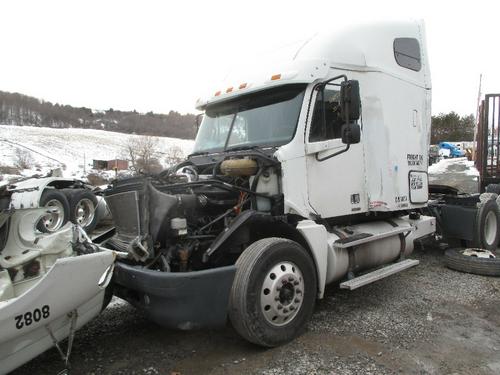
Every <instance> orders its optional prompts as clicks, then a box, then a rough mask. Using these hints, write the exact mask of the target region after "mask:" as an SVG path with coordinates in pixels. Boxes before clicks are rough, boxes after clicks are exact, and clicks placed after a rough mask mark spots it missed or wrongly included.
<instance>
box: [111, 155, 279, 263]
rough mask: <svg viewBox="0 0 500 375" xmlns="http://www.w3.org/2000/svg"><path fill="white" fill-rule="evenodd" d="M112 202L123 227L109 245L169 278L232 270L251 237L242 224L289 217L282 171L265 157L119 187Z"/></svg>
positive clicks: (188, 168) (186, 168) (190, 167)
mask: <svg viewBox="0 0 500 375" xmlns="http://www.w3.org/2000/svg"><path fill="white" fill-rule="evenodd" d="M212 160H213V159H212ZM105 199H106V201H107V203H108V206H109V208H110V210H111V212H112V215H113V219H114V222H115V227H116V233H115V235H114V236H113V237H112V238H111V239H110V240H108V242H107V246H108V247H112V248H114V249H117V250H120V251H127V252H128V253H129V258H130V262H131V263H133V264H137V263H139V264H141V265H143V266H145V267H147V268H149V269H156V270H160V271H166V272H169V271H173V272H183V271H189V270H200V269H205V268H210V267H212V266H215V265H217V266H219V265H226V264H232V263H234V260H235V259H236V257H237V255H238V254H239V253H240V252H241V251H242V249H244V246H245V244H247V243H248V242H249V236H250V235H251V233H249V232H248V231H249V229H248V226H246V229H245V230H239V231H238V229H240V227H242V226H243V225H242V224H248V223H250V222H251V221H252V220H253V218H254V217H256V216H259V217H260V218H262V216H267V217H269V218H272V217H276V216H280V215H283V196H282V194H281V189H280V164H279V162H277V161H276V160H275V159H274V158H272V157H270V156H268V155H267V154H265V153H264V152H250V153H247V154H246V155H245V154H243V155H242V154H241V153H239V154H238V156H232V157H227V156H226V158H225V159H222V160H215V161H212V162H211V163H205V164H198V165H197V164H194V163H193V162H192V161H186V162H183V163H181V164H179V165H177V166H175V167H173V168H171V169H169V170H166V171H164V172H162V173H160V174H158V175H156V176H144V177H133V178H128V179H124V180H119V181H115V182H114V183H113V185H112V186H111V187H110V188H109V189H108V190H107V191H106V192H105ZM260 221H261V220H260ZM255 230H258V229H255ZM236 231H238V233H235V232H236ZM229 237H231V238H230V240H228V239H229Z"/></svg>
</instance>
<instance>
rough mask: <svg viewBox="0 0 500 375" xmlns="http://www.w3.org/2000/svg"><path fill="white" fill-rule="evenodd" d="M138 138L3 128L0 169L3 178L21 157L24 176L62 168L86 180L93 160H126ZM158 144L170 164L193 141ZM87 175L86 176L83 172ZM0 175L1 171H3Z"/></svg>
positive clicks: (162, 160)
mask: <svg viewBox="0 0 500 375" xmlns="http://www.w3.org/2000/svg"><path fill="white" fill-rule="evenodd" d="M140 138H141V136H139V135H128V134H123V133H115V132H109V131H103V130H94V129H52V128H44V127H33V126H14V125H0V166H3V167H4V168H3V170H4V172H3V175H6V174H8V173H7V172H6V168H5V167H6V166H9V167H12V166H15V165H16V163H17V162H18V159H19V155H20V154H24V155H25V156H26V157H27V159H28V164H29V168H27V169H25V170H21V171H20V172H21V174H23V175H25V176H31V175H33V174H46V173H47V172H48V171H49V170H50V169H52V168H61V169H62V170H63V175H64V176H65V177H76V178H84V177H85V176H86V175H87V174H88V173H89V172H91V166H92V160H93V159H99V160H110V159H120V158H124V159H126V158H127V151H126V148H127V145H128V144H130V142H131V141H133V140H137V139H140ZM152 138H153V139H154V140H155V142H157V149H158V158H159V161H160V163H162V164H163V165H166V164H168V163H167V162H166V158H168V156H169V154H170V152H172V150H176V151H178V154H183V155H179V156H181V157H182V156H186V155H187V154H189V153H190V152H191V150H192V147H193V141H191V140H184V139H177V138H167V137H152ZM84 172H85V173H84ZM0 175H2V171H1V170H0Z"/></svg>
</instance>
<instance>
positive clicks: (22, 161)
mask: <svg viewBox="0 0 500 375" xmlns="http://www.w3.org/2000/svg"><path fill="white" fill-rule="evenodd" d="M14 165H15V166H16V167H17V168H19V169H28V168H31V166H32V165H33V158H32V157H31V154H30V152H29V151H27V150H23V149H22V148H18V149H16V155H15V160H14Z"/></svg>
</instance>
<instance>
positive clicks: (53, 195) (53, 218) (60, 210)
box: [36, 189, 69, 233]
mask: <svg viewBox="0 0 500 375" xmlns="http://www.w3.org/2000/svg"><path fill="white" fill-rule="evenodd" d="M39 205H40V207H56V208H57V212H55V213H49V214H47V215H44V216H42V218H41V219H40V221H38V223H37V225H36V228H37V229H38V230H39V231H40V232H43V233H53V232H56V231H58V230H59V229H61V228H62V227H63V226H64V224H66V223H67V222H68V220H69V203H68V199H67V198H66V196H65V195H64V194H63V193H62V192H60V191H59V190H56V189H47V190H45V191H44V192H43V194H42V197H41V198H40V204H39Z"/></svg>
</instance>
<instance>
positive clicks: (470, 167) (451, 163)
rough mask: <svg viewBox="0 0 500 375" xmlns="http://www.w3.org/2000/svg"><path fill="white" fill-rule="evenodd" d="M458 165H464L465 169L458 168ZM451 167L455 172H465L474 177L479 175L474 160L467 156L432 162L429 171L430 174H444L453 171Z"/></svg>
mask: <svg viewBox="0 0 500 375" xmlns="http://www.w3.org/2000/svg"><path fill="white" fill-rule="evenodd" d="M456 166H463V170H457V168H456ZM451 167H452V168H453V172H454V173H464V174H466V175H467V176H474V177H478V176H479V171H478V170H477V169H476V167H475V166H474V162H473V161H469V160H467V158H450V159H441V160H440V161H439V162H437V163H435V164H432V165H431V166H430V167H429V169H428V172H429V174H430V175H437V174H442V173H446V172H451V171H450V168H451ZM460 169H462V168H460Z"/></svg>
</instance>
